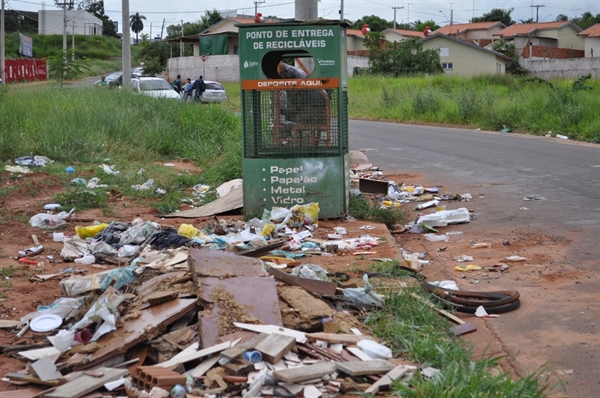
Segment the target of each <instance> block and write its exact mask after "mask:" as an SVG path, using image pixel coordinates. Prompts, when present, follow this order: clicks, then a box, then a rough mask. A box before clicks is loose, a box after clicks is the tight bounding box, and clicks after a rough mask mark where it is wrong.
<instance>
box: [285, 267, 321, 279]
mask: <svg viewBox="0 0 600 398" xmlns="http://www.w3.org/2000/svg"><path fill="white" fill-rule="evenodd" d="M292 275H293V276H297V277H299V278H306V279H313V280H318V281H327V280H328V278H327V271H325V269H324V268H323V267H321V266H320V265H315V264H303V265H300V266H298V267H296V268H294V269H293V270H292Z"/></svg>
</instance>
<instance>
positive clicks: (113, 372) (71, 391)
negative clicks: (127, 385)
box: [44, 368, 129, 398]
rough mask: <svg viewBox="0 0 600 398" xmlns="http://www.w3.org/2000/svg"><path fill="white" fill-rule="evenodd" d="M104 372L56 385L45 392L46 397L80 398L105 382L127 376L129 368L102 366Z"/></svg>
mask: <svg viewBox="0 0 600 398" xmlns="http://www.w3.org/2000/svg"><path fill="white" fill-rule="evenodd" d="M99 370H101V371H103V372H104V376H102V377H92V376H87V375H82V376H81V377H78V378H77V379H75V380H73V381H70V382H68V383H67V384H63V385H62V386H58V387H56V390H54V391H52V392H50V393H48V394H45V395H44V398H80V397H83V396H84V395H86V394H88V393H90V392H92V391H94V390H96V389H98V388H100V387H102V386H103V385H104V384H106V383H108V382H111V381H114V380H117V379H119V378H121V377H124V376H127V375H128V374H129V371H128V370H127V369H113V368H100V369H99Z"/></svg>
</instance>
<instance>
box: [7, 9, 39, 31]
mask: <svg viewBox="0 0 600 398" xmlns="http://www.w3.org/2000/svg"><path fill="white" fill-rule="evenodd" d="M4 24H5V25H4V26H5V28H4V31H5V32H6V33H15V32H21V33H38V24H37V21H34V20H33V19H30V18H29V17H28V16H27V15H25V14H19V13H17V12H14V13H11V14H7V15H5V16H4Z"/></svg>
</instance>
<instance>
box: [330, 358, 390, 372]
mask: <svg viewBox="0 0 600 398" xmlns="http://www.w3.org/2000/svg"><path fill="white" fill-rule="evenodd" d="M337 369H338V370H340V371H342V372H344V373H346V374H347V375H349V376H366V375H376V374H380V373H386V372H389V371H390V370H392V369H394V365H392V364H391V363H389V362H388V361H386V360H383V359H374V360H372V361H365V362H358V361H357V362H338V363H337Z"/></svg>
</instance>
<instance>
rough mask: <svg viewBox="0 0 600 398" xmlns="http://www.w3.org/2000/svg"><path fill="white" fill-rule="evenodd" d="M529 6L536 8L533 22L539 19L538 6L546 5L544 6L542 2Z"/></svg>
mask: <svg viewBox="0 0 600 398" xmlns="http://www.w3.org/2000/svg"><path fill="white" fill-rule="evenodd" d="M530 7H531V8H533V7H535V8H536V10H535V22H539V19H540V7H546V6H545V5H543V4H536V5H533V4H532V5H531V6H530Z"/></svg>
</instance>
